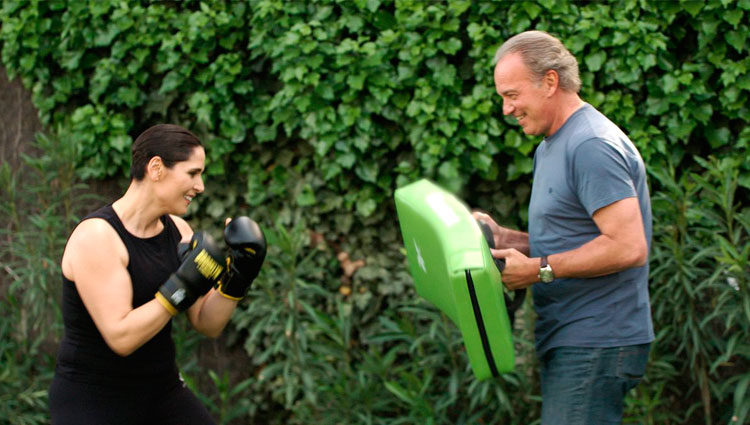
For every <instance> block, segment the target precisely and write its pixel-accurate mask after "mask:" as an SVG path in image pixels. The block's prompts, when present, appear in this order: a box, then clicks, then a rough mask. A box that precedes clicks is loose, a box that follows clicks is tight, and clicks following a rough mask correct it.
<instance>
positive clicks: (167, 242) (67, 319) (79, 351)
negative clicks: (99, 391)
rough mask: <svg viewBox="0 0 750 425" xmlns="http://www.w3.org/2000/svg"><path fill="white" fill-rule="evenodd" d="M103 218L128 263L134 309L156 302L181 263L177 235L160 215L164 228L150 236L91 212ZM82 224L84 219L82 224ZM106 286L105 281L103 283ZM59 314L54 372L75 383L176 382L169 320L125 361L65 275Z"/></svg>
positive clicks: (103, 212) (106, 212)
mask: <svg viewBox="0 0 750 425" xmlns="http://www.w3.org/2000/svg"><path fill="white" fill-rule="evenodd" d="M89 218H102V219H104V220H106V221H107V222H108V223H109V224H110V225H111V226H112V227H113V228H114V229H115V230H116V231H117V234H118V235H119V236H120V239H122V242H123V243H124V244H125V247H126V248H127V250H128V256H129V257H130V261H129V262H128V267H127V269H128V272H129V273H130V280H131V281H132V285H133V300H132V302H133V308H137V307H139V306H141V305H143V304H145V303H147V302H149V301H151V300H152V299H153V298H154V294H155V293H156V291H157V290H158V289H159V286H161V284H162V283H164V281H166V280H167V278H168V277H169V275H170V274H172V272H174V271H175V270H177V267H179V265H180V261H179V258H178V256H177V245H178V244H179V242H180V239H181V235H180V231H179V230H178V229H177V226H176V225H175V224H174V222H173V221H172V219H171V218H170V217H169V216H168V215H164V216H162V217H161V222H162V223H163V224H164V230H163V231H162V232H161V233H159V234H158V235H156V236H153V237H150V238H145V239H144V238H139V237H136V236H133V235H132V234H131V233H130V232H128V231H127V230H126V229H125V226H123V224H122V222H121V221H120V218H119V217H118V216H117V214H116V213H115V211H114V209H112V205H111V204H110V205H107V206H105V207H102V208H100V209H99V210H97V211H95V212H93V213H91V214H89V215H88V216H86V217H85V218H84V219H83V220H86V219H89ZM83 220H82V221H83ZM101 284H102V285H106V284H107V282H102V283H101ZM62 315H63V324H64V327H65V335H64V336H63V339H62V341H61V342H60V348H59V350H58V353H57V373H58V374H60V375H63V376H64V377H66V378H69V379H72V380H76V381H79V382H88V383H97V384H110V385H129V384H138V385H142V384H143V383H144V381H145V382H151V383H154V384H156V383H157V382H163V383H167V382H170V381H174V380H176V379H177V366H176V364H175V346H174V342H173V341H172V335H171V332H172V322H171V321H170V322H168V323H167V325H166V326H164V328H163V329H162V330H161V331H160V332H159V333H158V334H156V335H155V336H154V337H153V338H151V340H149V341H148V342H146V343H145V344H144V345H142V346H141V347H140V348H138V349H137V350H136V351H134V352H133V353H131V354H130V355H128V356H126V357H122V356H120V355H118V354H116V353H115V352H114V351H112V349H110V348H109V346H108V345H107V344H106V342H105V341H104V338H103V337H102V335H101V333H99V330H98V329H97V327H96V325H95V324H94V321H93V320H92V319H91V316H90V315H89V312H88V310H86V306H85V305H84V304H83V301H82V300H81V297H80V295H79V294H78V290H77V289H76V286H75V283H74V282H72V281H70V280H69V279H67V278H65V276H63V289H62Z"/></svg>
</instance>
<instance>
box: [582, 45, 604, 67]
mask: <svg viewBox="0 0 750 425" xmlns="http://www.w3.org/2000/svg"><path fill="white" fill-rule="evenodd" d="M584 60H585V62H586V67H587V70H588V71H591V72H596V71H599V70H600V69H601V68H602V65H603V64H604V62H605V61H606V60H607V53H606V52H605V51H603V50H599V51H596V52H594V53H590V54H588V55H586V58H585V59H584Z"/></svg>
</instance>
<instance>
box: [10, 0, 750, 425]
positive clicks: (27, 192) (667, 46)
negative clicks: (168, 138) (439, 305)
mask: <svg viewBox="0 0 750 425" xmlns="http://www.w3.org/2000/svg"><path fill="white" fill-rule="evenodd" d="M749 12H750V1H748V0H739V1H715V2H708V3H703V2H685V1H679V2H646V1H635V0H622V1H615V2H607V3H598V2H591V3H589V2H570V1H551V0H549V1H547V0H545V1H534V2H531V1H529V2H471V1H458V0H456V1H450V0H448V1H442V2H432V1H416V0H411V1H406V0H396V1H380V0H353V1H323V0H321V1H316V2H289V1H281V0H278V1H275V0H254V1H251V2H221V1H207V2H195V1H188V2H155V3H152V2H146V1H143V2H139V1H123V2H108V1H88V2H87V1H5V2H3V6H2V10H0V25H2V29H0V46H1V47H2V61H3V64H4V66H5V67H6V68H7V71H8V73H9V76H10V78H11V79H13V78H20V79H21V81H22V82H23V84H24V86H25V87H27V88H28V89H29V90H30V91H31V93H32V98H33V101H34V104H35V106H36V107H37V108H38V111H39V117H40V119H41V121H42V123H43V124H44V125H45V127H46V129H47V133H48V134H49V135H48V136H45V135H39V137H37V140H36V142H35V143H36V144H37V146H39V148H40V149H39V150H40V152H41V153H40V155H38V156H37V157H27V158H26V160H25V161H24V165H23V166H22V167H20V168H19V169H11V168H10V167H9V166H8V165H7V164H5V165H4V166H3V169H2V175H1V176H2V179H3V181H2V182H0V183H3V184H2V185H0V187H2V188H3V189H2V190H3V199H2V202H3V203H2V207H3V210H4V212H6V213H7V214H4V215H3V217H5V218H3V219H1V220H2V224H3V229H2V231H3V233H2V236H3V245H2V252H0V258H2V260H3V265H4V267H3V268H4V275H3V284H2V287H1V288H2V292H0V294H1V295H2V298H0V300H1V301H2V304H3V307H2V308H3V310H2V311H3V312H4V313H3V315H2V319H0V320H1V322H0V332H2V338H0V341H3V342H2V344H3V345H2V347H0V349H1V350H2V351H0V353H1V357H2V359H3V361H2V366H0V385H2V391H0V394H8V396H0V412H1V413H2V414H1V415H0V416H2V417H3V419H0V421H7V422H9V423H44V422H45V414H44V412H45V409H46V399H45V392H44V390H45V388H46V385H48V383H49V379H50V376H51V373H52V367H53V364H54V358H53V357H52V355H53V353H54V348H50V347H54V343H55V341H56V340H57V339H58V338H59V336H60V332H61V325H60V318H59V308H58V307H57V304H56V303H57V300H56V297H57V296H58V294H57V288H58V287H57V285H58V279H59V266H58V263H59V256H60V254H61V252H62V246H64V242H65V237H66V236H67V234H68V233H69V231H70V229H71V228H72V226H73V225H74V223H75V221H76V219H77V218H78V217H80V216H81V215H82V214H83V213H85V212H86V210H87V209H88V208H89V205H97V204H98V203H99V200H97V201H91V200H89V199H87V198H86V197H85V186H84V187H81V186H80V182H81V181H93V180H101V179H116V180H118V181H123V178H124V176H126V174H127V167H128V165H129V146H130V143H131V142H132V140H133V139H134V137H135V136H137V135H138V134H139V133H140V132H141V131H143V130H144V129H146V128H147V127H149V126H151V125H153V124H155V123H158V122H173V123H178V124H182V125H184V126H186V127H188V128H190V129H192V130H193V131H195V132H196V133H197V134H198V135H199V136H200V137H201V138H202V140H203V141H204V143H205V144H206V146H207V155H208V158H207V162H208V168H207V190H206V193H205V194H204V195H203V196H201V197H200V198H198V200H197V202H195V203H194V204H195V205H194V207H193V208H192V209H191V211H190V212H189V217H188V218H189V220H190V221H191V223H192V224H193V226H194V227H199V228H208V229H211V230H212V231H213V232H214V233H216V234H218V232H219V231H220V227H219V226H220V225H221V222H222V220H223V217H225V216H228V215H236V214H248V215H251V216H252V217H254V218H255V219H256V220H258V221H259V222H260V223H261V224H262V226H263V227H264V229H265V230H266V233H267V236H268V239H269V242H270V243H271V247H270V251H269V257H268V263H267V264H266V266H265V267H264V270H263V272H262V274H261V277H260V278H259V279H258V281H257V284H256V285H255V286H254V289H253V292H252V293H251V296H249V297H248V298H247V299H246V300H245V301H244V302H243V304H242V305H241V306H240V308H239V309H238V312H237V313H236V315H235V317H234V319H233V322H232V326H231V329H229V330H228V331H227V332H226V337H225V338H223V339H222V340H221V342H222V345H221V349H220V351H219V352H220V355H221V356H224V358H226V359H228V360H227V361H225V362H223V364H222V367H211V366H207V364H206V362H205V361H203V362H201V361H199V359H197V358H196V356H195V352H196V350H197V347H200V346H201V344H203V342H202V341H200V339H199V338H198V337H196V336H195V335H194V334H193V333H191V332H190V331H189V330H187V329H186V326H184V323H182V324H181V323H178V326H177V332H176V339H177V341H178V344H179V346H180V353H181V354H180V357H181V359H180V364H181V366H182V367H183V368H184V370H183V373H184V374H185V375H186V376H187V377H188V379H189V382H190V383H191V386H192V387H193V388H195V390H196V391H197V392H199V393H200V394H201V396H202V397H203V398H204V400H205V401H206V403H207V404H208V405H209V406H210V407H211V409H212V410H213V412H214V414H215V416H216V417H217V419H218V420H220V421H221V422H222V423H229V422H232V423H282V422H289V423H310V422H320V423H332V424H339V423H340V424H349V423H363V424H370V423H372V424H375V423H378V424H399V423H404V424H410V423H436V424H438V423H440V424H442V423H451V424H457V423H484V424H490V423H493V424H494V423H517V424H527V423H533V421H534V420H535V418H537V416H538V412H539V406H540V401H539V388H538V378H537V375H536V371H535V370H536V369H535V366H536V365H535V361H536V360H535V358H534V356H533V348H532V347H531V343H530V341H531V329H532V328H533V319H534V317H533V311H530V309H525V310H524V311H523V313H522V314H523V316H522V317H521V319H520V320H519V321H518V322H517V325H516V328H517V329H516V340H517V346H518V347H517V352H518V358H519V360H518V362H519V363H518V368H517V371H516V372H514V373H512V374H508V375H504V376H503V377H501V378H499V379H497V380H496V381H485V382H476V381H474V380H473V378H472V376H471V372H470V370H469V369H467V367H468V364H467V361H466V358H465V355H464V353H463V352H462V349H461V341H460V337H459V335H458V334H457V331H456V329H455V326H453V325H452V324H450V323H449V321H448V320H447V319H446V318H445V317H444V316H442V315H441V314H439V313H438V312H437V311H436V310H435V309H434V308H432V307H430V306H429V305H427V304H426V303H424V302H422V301H421V300H420V299H419V298H418V297H417V296H416V294H415V293H414V291H413V286H412V284H411V280H410V278H409V276H408V273H407V271H406V267H405V261H404V255H403V251H402V249H401V240H400V236H399V233H398V228H397V223H396V218H395V214H394V208H393V203H392V201H391V200H392V195H393V191H394V190H395V189H396V188H397V187H399V186H400V185H403V184H406V183H409V182H411V181H414V180H416V179H418V178H421V177H427V178H431V179H433V180H435V181H437V182H438V183H440V184H442V185H443V186H445V187H447V188H449V189H450V190H452V191H454V192H456V193H457V194H458V195H459V196H461V197H462V198H463V199H465V200H466V201H467V202H468V203H469V204H470V205H471V206H472V207H476V208H482V209H485V210H487V211H489V212H490V213H492V214H493V215H494V216H495V217H496V218H498V220H499V221H501V222H503V223H505V224H506V225H509V226H512V227H517V228H524V226H525V223H526V206H525V205H526V203H527V201H528V194H529V188H530V180H529V177H530V170H531V156H532V154H533V149H534V147H535V146H536V144H537V143H538V139H537V138H530V137H526V136H524V135H523V134H522V132H520V131H519V128H518V127H517V126H515V125H514V124H513V123H512V122H511V121H510V120H506V119H504V118H503V116H502V113H501V103H500V102H499V98H498V97H497V95H496V94H494V87H493V84H492V64H491V62H490V61H491V58H492V56H493V54H494V51H495V49H496V48H497V47H498V46H499V45H500V44H501V43H502V41H503V40H505V39H507V38H509V37H510V36H512V35H513V34H515V33H518V32H520V31H523V30H527V29H542V30H546V31H549V32H551V33H553V34H555V35H556V36H558V37H559V38H561V40H563V42H564V43H565V44H566V45H567V46H568V47H569V48H570V50H571V51H572V52H573V54H575V55H576V56H577V57H578V59H579V62H580V65H581V70H582V79H583V82H584V84H583V89H582V97H583V98H584V99H585V100H586V101H588V102H589V103H591V104H592V105H594V106H595V107H597V108H599V109H600V110H601V111H602V112H604V113H605V114H606V115H607V116H609V117H610V119H612V120H613V121H614V122H615V123H617V124H618V125H620V126H621V127H622V128H624V129H625V130H626V131H627V132H628V134H629V135H630V137H631V139H632V140H633V142H634V143H635V144H636V145H637V146H638V147H639V149H640V151H641V153H642V155H643V157H644V159H645V160H646V162H647V168H648V169H649V170H650V173H651V184H652V199H653V204H654V221H655V232H654V235H655V236H654V241H653V246H652V256H651V267H652V283H651V288H652V306H653V315H654V321H655V327H656V331H657V334H658V336H657V341H656V342H655V344H654V349H653V352H652V356H651V361H650V366H649V372H648V376H647V378H646V381H645V382H644V383H643V384H642V385H641V386H640V387H639V388H638V389H637V390H636V391H634V392H633V393H632V394H631V396H630V397H629V398H628V402H627V419H626V420H627V421H629V422H635V423H660V424H664V423H696V424H697V423H731V424H736V423H746V422H748V421H750V419H748V418H749V416H748V415H750V402H749V401H748V400H750V396H749V395H748V394H749V392H748V386H750V372H748V366H749V364H750V361H749V360H750V345H749V342H748V341H749V340H750V338H749V336H750V332H748V331H749V330H750V295H749V289H748V280H747V277H746V276H747V274H748V271H750V266H748V257H750V248H748V246H750V244H748V234H749V233H750V211H749V210H748V207H747V200H748V189H750V161H747V157H748V145H749V143H748V142H749V141H750V129H749V128H748V126H747V125H746V123H747V121H748V119H750V110H749V109H748V106H747V101H748V94H749V92H750V73H749V72H748V67H750V59H749V56H748V55H747V52H748V48H750V44H749V43H748V34H750V31H749V29H748V19H747V14H748V13H749ZM62 171H65V172H64V173H62ZM23 173H26V174H25V175H29V174H31V175H33V176H34V177H33V178H32V179H31V180H30V181H31V182H32V183H31V184H19V183H18V182H19V181H22V180H21V177H19V176H20V175H22V174H23ZM123 184H124V182H123ZM360 260H361V261H362V262H363V264H362V263H360V262H359V261H360ZM40 264H42V265H43V267H41V268H40V267H39V265H40ZM6 312H7V313H6ZM35 312H44V313H45V315H44V316H43V318H44V319H43V320H36V319H34V320H30V319H29V317H30V316H29V315H30V314H32V313H35ZM34 317H36V316H34ZM27 376H28V377H27ZM16 394H20V395H22V396H18V397H15V396H14V395H16ZM353 406H356V408H354V409H352V407H353Z"/></svg>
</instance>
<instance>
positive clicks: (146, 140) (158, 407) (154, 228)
mask: <svg viewBox="0 0 750 425" xmlns="http://www.w3.org/2000/svg"><path fill="white" fill-rule="evenodd" d="M204 162H205V151H204V148H203V146H202V145H201V143H200V141H199V140H198V138H197V137H195V135H193V134H192V133H191V132H189V131H188V130H186V129H184V128H182V127H179V126H176V125H168V124H162V125H157V126H154V127H151V128H149V129H148V130H146V131H145V132H143V133H142V134H141V135H140V136H139V137H138V138H137V139H136V141H135V142H134V144H133V147H132V163H131V168H130V177H131V181H130V186H129V187H128V189H127V191H126V192H125V194H124V195H123V196H122V197H121V198H119V199H118V200H116V201H115V202H114V203H112V204H110V205H107V206H104V207H102V208H101V209H99V210H97V211H96V212H94V213H92V214H90V215H88V216H87V217H86V218H84V219H83V220H82V221H81V222H80V223H79V224H78V226H77V227H76V228H75V230H73V233H72V234H71V235H70V238H69V239H68V242H67V245H66V247H65V251H64V253H63V257H62V275H63V298H62V311H63V321H64V325H65V336H64V337H63V340H62V341H61V343H60V347H59V351H58V362H57V368H56V372H55V378H54V380H53V383H52V386H51V387H50V391H49V398H50V413H51V416H52V423H53V424H61V425H63V424H76V425H80V424H152V423H153V424H171V423H174V424H182V425H185V424H188V425H189V424H212V423H214V422H213V421H212V419H211V418H210V416H209V414H208V411H207V409H206V408H205V407H204V406H203V405H202V404H201V403H200V402H199V401H198V399H197V398H196V397H195V396H194V395H193V394H192V393H191V392H190V391H189V390H188V389H187V388H186V387H185V386H184V384H183V383H182V382H181V380H180V378H179V375H178V372H177V366H176V363H175V346H174V342H173V341H172V337H171V328H172V327H171V319H172V317H173V316H174V315H175V314H177V313H179V312H181V311H185V312H186V314H187V316H188V318H189V321H190V323H191V324H192V325H193V327H194V328H195V329H196V330H197V331H198V332H200V333H202V334H204V335H207V336H209V337H217V336H218V335H219V334H220V333H221V331H222V330H223V329H224V326H226V324H227V322H228V321H229V318H230V317H231V315H232V312H233V311H234V309H235V307H236V305H237V301H238V300H239V299H241V298H242V296H244V293H245V292H246V290H247V287H248V286H249V285H250V283H251V282H252V279H254V277H255V276H256V275H257V272H258V270H259V269H260V265H261V263H262V261H263V258H262V257H261V258H260V259H259V260H258V258H257V256H256V258H255V260H254V261H252V262H250V264H248V262H247V261H245V263H244V264H243V263H242V261H241V260H242V259H236V258H235V257H234V254H235V253H234V250H232V251H230V252H231V254H230V257H229V258H230V261H228V262H229V263H231V264H232V265H234V266H235V267H231V268H230V270H231V271H230V272H229V273H227V271H226V270H225V269H226V262H225V259H224V258H223V257H222V255H221V253H220V252H218V251H217V249H216V247H215V245H214V244H213V241H212V239H211V238H210V236H208V235H204V234H202V233H200V232H196V234H195V235H194V234H193V231H192V230H191V228H190V226H189V225H188V224H187V222H186V221H185V220H183V219H182V218H180V217H178V215H182V214H185V212H186V211H187V208H188V206H189V205H190V202H191V201H192V200H193V198H194V197H195V196H196V195H198V194H199V193H201V192H203V188H204V187H203V180H202V174H203V170H204ZM247 220H249V219H247ZM235 221H237V222H238V223H240V222H241V221H240V220H235ZM252 224H254V225H255V223H254V222H252ZM245 230H246V229H243V230H241V231H240V234H241V235H243V236H245V235H247V231H245ZM243 232H245V233H243ZM249 232H251V233H252V235H251V237H252V238H254V239H253V242H256V243H257V244H262V245H263V246H262V254H263V256H264V255H265V249H264V248H265V240H264V239H263V238H262V233H260V230H259V229H258V228H257V225H255V226H254V227H253V228H252V229H251V230H249ZM253 232H254V233H253ZM233 234H235V235H236V234H237V232H234V233H233ZM235 239H237V238H236V237H235ZM240 239H243V238H240ZM244 240H247V237H245V238H244ZM188 241H190V246H189V249H188V252H187V253H186V254H184V255H183V256H181V255H180V254H179V253H178V249H177V248H178V244H179V243H180V242H188ZM228 242H229V240H228ZM231 247H232V244H231V243H230V248H231ZM256 251H259V250H258V249H256ZM243 252H246V250H243ZM253 253H255V251H253ZM245 255H249V254H245ZM237 264H239V265H240V266H242V267H239V271H238V267H237V266H236V265H237ZM243 267H244V269H243ZM243 272H244V274H243V275H241V276H240V274H242V273H243ZM232 273H234V276H233V275H232ZM222 280H223V286H222ZM230 283H231V286H233V287H230ZM214 286H216V288H214ZM222 288H223V289H224V290H223V291H222V290H221V289H222ZM228 294H229V295H228Z"/></svg>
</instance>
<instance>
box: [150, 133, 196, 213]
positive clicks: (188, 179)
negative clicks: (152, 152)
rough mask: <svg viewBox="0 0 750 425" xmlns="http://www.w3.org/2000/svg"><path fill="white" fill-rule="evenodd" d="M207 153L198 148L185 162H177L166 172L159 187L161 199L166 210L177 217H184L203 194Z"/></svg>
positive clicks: (166, 169)
mask: <svg viewBox="0 0 750 425" xmlns="http://www.w3.org/2000/svg"><path fill="white" fill-rule="evenodd" d="M205 162H206V152H205V150H204V149H203V147H201V146H197V147H195V148H194V149H193V151H192V152H191V153H190V156H189V157H188V159H186V160H185V161H181V162H177V163H175V164H174V166H173V167H172V168H166V167H165V168H164V171H166V172H165V173H164V174H163V175H162V178H161V179H160V182H161V183H163V184H161V185H159V197H160V198H161V199H162V201H163V202H164V204H165V207H166V209H167V210H168V211H169V212H170V213H172V214H175V215H183V214H185V213H186V212H187V209H188V206H190V202H191V201H192V200H193V198H194V197H195V196H196V195H197V194H199V193H201V192H203V170H204V168H205Z"/></svg>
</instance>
